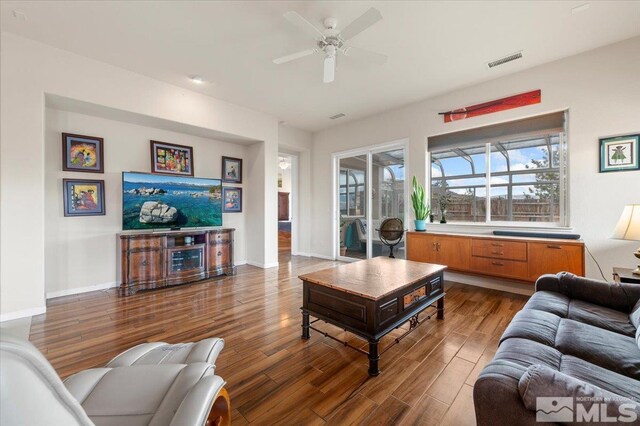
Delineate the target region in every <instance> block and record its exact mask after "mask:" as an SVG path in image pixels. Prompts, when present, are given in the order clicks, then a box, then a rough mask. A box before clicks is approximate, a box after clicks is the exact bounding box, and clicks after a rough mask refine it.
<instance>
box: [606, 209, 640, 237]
mask: <svg viewBox="0 0 640 426" xmlns="http://www.w3.org/2000/svg"><path fill="white" fill-rule="evenodd" d="M611 238H615V239H618V240H631V241H640V204H628V205H626V206H624V210H622V214H621V215H620V219H618V224H617V225H616V227H615V229H614V230H613V235H611Z"/></svg>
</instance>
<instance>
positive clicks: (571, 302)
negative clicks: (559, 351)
mask: <svg viewBox="0 0 640 426" xmlns="http://www.w3.org/2000/svg"><path fill="white" fill-rule="evenodd" d="M531 309H535V310H537V311H544V312H549V313H552V314H554V315H557V316H559V317H562V318H569V319H573V320H576V321H579V322H583V323H586V324H590V325H593V326H595V327H599V328H603V329H605V330H610V331H613V332H616V333H620V334H624V335H625V336H634V335H635V334H636V329H637V325H634V324H632V321H631V318H630V316H629V315H627V314H626V313H624V312H621V311H616V310H614V309H611V308H606V307H604V306H600V305H596V304H593V303H589V302H585V301H582V300H578V299H569V298H568V297H567V296H565V295H563V294H560V293H553V292H548V291H539V292H536V293H534V294H533V296H531V298H530V299H529V301H528V302H527V304H526V305H525V307H524V310H531ZM638 312H639V313H638V316H640V309H639V310H638Z"/></svg>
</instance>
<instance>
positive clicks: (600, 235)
mask: <svg viewBox="0 0 640 426" xmlns="http://www.w3.org/2000/svg"><path fill="white" fill-rule="evenodd" d="M639 70H640V37H637V38H634V39H630V40H627V41H624V42H621V43H618V44H615V45H611V46H607V47H604V48H600V49H597V50H593V51H590V52H586V53H583V54H580V55H577V56H573V57H570V58H566V59H563V60H560V61H556V62H552V63H549V64H546V65H542V66H539V67H536V68H532V69H530V70H526V71H523V72H520V73H517V74H513V75H509V76H506V77H503V78H500V79H496V80H493V81H489V82H486V83H483V84H479V85H476V86H473V87H468V88H465V89H461V90H458V91H454V92H451V93H448V94H446V95H442V96H438V97H434V98H431V99H427V100H425V101H422V102H419V103H416V104H412V105H409V106H406V107H404V108H400V109H396V110H392V111H388V112H385V113H382V114H379V115H376V116H372V117H368V118H365V119H362V120H358V121H355V122H351V123H346V124H344V125H341V126H337V127H334V128H331V129H328V130H325V131H321V132H318V133H316V134H314V137H313V149H312V172H313V175H312V182H313V185H312V198H313V203H314V208H313V215H312V222H311V226H312V229H313V230H314V233H313V240H312V251H315V252H317V253H321V254H324V255H329V254H331V243H332V211H331V200H332V198H331V197H332V189H331V188H330V185H328V183H329V182H330V178H329V176H330V175H331V153H333V152H338V151H343V150H347V149H351V148H356V147H361V146H366V145H370V144H379V143H384V142H388V141H392V140H397V139H402V138H409V141H410V158H411V160H410V161H411V162H410V164H409V169H408V170H407V177H408V178H411V176H412V175H414V174H415V175H417V176H418V177H419V179H420V180H421V181H422V182H423V183H424V180H425V149H426V138H427V137H428V136H432V135H437V134H442V133H448V132H453V131H457V130H462V129H467V128H472V127H477V126H482V125H487V124H492V123H496V122H502V121H508V120H512V119H517V118H521V117H526V116H530V115H536V114H541V113H544V112H550V111H557V110H561V109H565V108H569V116H570V118H569V167H570V200H569V202H570V223H571V226H572V227H573V228H574V230H575V232H577V233H580V234H581V235H582V237H583V239H584V240H585V243H586V244H587V246H588V247H589V248H590V249H591V251H592V252H593V254H594V255H595V257H596V258H597V259H598V261H599V262H600V264H601V266H602V267H603V269H604V272H605V274H606V275H607V277H608V278H610V274H611V268H612V266H614V265H616V266H627V267H630V266H632V265H633V264H634V258H633V256H632V252H633V250H634V248H635V247H636V246H637V244H638V243H634V242H624V241H616V240H610V239H608V236H609V235H610V234H611V232H612V230H613V227H614V225H615V223H616V221H617V219H618V217H619V215H620V213H621V212H622V208H623V206H624V205H625V204H629V203H640V172H638V171H634V172H619V173H603V174H600V173H598V153H599V144H598V138H599V137H603V136H609V135H617V134H624V133H638V132H640V120H639V119H640V71H639ZM533 89H542V103H540V104H538V105H531V106H527V107H523V108H517V109H512V110H509V111H504V112H500V113H495V114H489V115H486V116H482V117H478V118H471V119H467V120H461V121H457V122H453V123H447V124H444V123H443V120H442V116H439V115H438V112H440V111H449V110H451V109H454V108H459V107H463V106H467V105H473V104H477V103H480V102H485V101H489V100H491V99H496V98H501V97H504V96H508V95H513V94H517V93H522V92H526V91H529V90H533ZM587 275H588V276H590V277H594V278H598V277H599V273H598V271H597V268H596V267H595V264H594V263H593V261H591V260H590V259H589V258H588V255H587Z"/></svg>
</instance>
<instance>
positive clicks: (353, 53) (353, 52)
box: [343, 47, 389, 65]
mask: <svg viewBox="0 0 640 426" xmlns="http://www.w3.org/2000/svg"><path fill="white" fill-rule="evenodd" d="M343 53H344V55H345V56H349V57H353V58H356V59H360V60H364V61H367V62H371V63H372V64H378V65H382V64H384V63H385V62H387V59H389V57H388V56H387V55H383V54H382V53H376V52H371V51H369V50H366V49H360V48H359V47H346V48H345V49H344V50H343Z"/></svg>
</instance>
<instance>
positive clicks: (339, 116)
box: [329, 113, 345, 120]
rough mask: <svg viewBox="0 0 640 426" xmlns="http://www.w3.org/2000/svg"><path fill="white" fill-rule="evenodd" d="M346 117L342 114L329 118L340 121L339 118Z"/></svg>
mask: <svg viewBox="0 0 640 426" xmlns="http://www.w3.org/2000/svg"><path fill="white" fill-rule="evenodd" d="M344 116H345V115H344V114H343V113H340V114H336V115H332V116H331V117H329V118H330V119H332V120H335V119H338V118H342V117H344Z"/></svg>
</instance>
